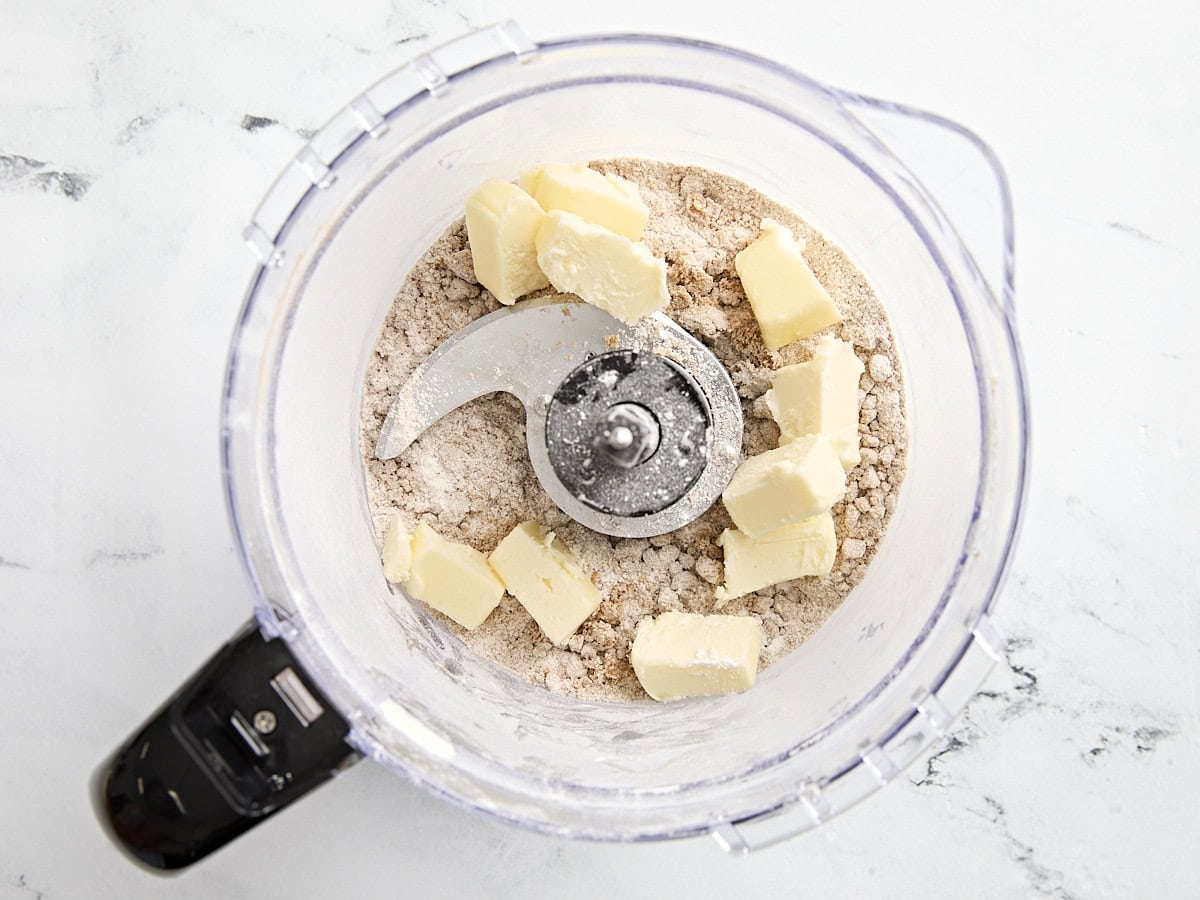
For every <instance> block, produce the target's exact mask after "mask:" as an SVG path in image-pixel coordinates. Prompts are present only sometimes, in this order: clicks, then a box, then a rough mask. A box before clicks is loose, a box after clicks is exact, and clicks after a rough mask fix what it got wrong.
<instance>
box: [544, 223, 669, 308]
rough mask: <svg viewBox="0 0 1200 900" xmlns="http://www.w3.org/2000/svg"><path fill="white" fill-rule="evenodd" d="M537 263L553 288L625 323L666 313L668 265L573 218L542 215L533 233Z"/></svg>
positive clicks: (642, 248) (625, 240)
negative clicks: (660, 312) (535, 239)
mask: <svg viewBox="0 0 1200 900" xmlns="http://www.w3.org/2000/svg"><path fill="white" fill-rule="evenodd" d="M537 261H538V265H539V266H541V267H542V271H543V272H545V273H546V275H547V277H549V279H550V283H551V284H553V285H554V287H555V288H556V289H558V290H560V291H564V292H567V293H571V294H575V295H576V296H578V297H579V298H580V299H582V300H585V301H587V302H588V303H591V304H592V305H593V306H598V307H600V308H601V309H602V310H604V311H605V312H607V313H608V314H609V315H611V316H614V317H615V318H618V319H620V320H621V321H622V322H625V323H626V324H630V325H632V324H633V323H635V322H637V321H638V319H641V318H642V317H643V316H648V315H650V314H651V313H653V312H658V311H659V310H661V309H665V308H666V306H667V303H668V302H669V301H670V299H671V298H670V295H669V294H668V293H667V264H666V263H665V262H663V261H662V260H661V259H656V258H655V257H654V255H653V254H652V253H651V252H650V250H649V249H648V248H647V247H646V245H645V244H635V243H634V242H633V241H631V240H629V239H628V238H626V237H622V236H621V235H619V234H617V233H616V232H613V231H609V230H608V229H607V228H602V227H600V226H599V225H594V224H592V223H591V222H588V221H586V220H584V219H582V218H580V217H579V216H577V215H574V214H573V213H566V212H561V211H559V210H555V211H553V212H549V213H546V217H545V220H544V222H543V223H542V227H541V228H540V229H538V233H537Z"/></svg>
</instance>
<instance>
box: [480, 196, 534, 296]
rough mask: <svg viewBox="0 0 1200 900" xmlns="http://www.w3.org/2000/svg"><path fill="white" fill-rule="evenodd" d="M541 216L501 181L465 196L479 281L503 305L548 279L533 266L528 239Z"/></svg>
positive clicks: (531, 201) (529, 199) (531, 239)
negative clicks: (468, 197)
mask: <svg viewBox="0 0 1200 900" xmlns="http://www.w3.org/2000/svg"><path fill="white" fill-rule="evenodd" d="M544 215H545V214H544V213H543V212H542V208H541V207H540V206H538V203H537V201H536V200H534V199H533V198H532V197H530V196H529V195H528V194H527V193H525V192H524V191H523V190H521V189H520V188H519V187H517V186H516V185H515V184H509V183H508V182H507V181H501V180H499V179H494V180H492V181H489V182H487V183H485V184H484V185H483V186H482V187H480V188H479V189H478V190H476V191H475V193H474V194H472V195H471V197H470V199H468V200H467V240H469V241H470V243H471V256H472V257H473V258H474V261H475V277H476V278H478V279H479V283H480V284H482V285H483V286H484V287H485V288H487V289H488V290H489V291H491V292H492V294H494V295H495V297H496V299H497V300H499V301H500V302H501V303H503V304H505V305H511V304H512V303H514V302H516V299H517V298H518V297H521V296H523V295H525V294H528V293H529V292H530V291H536V290H537V289H538V288H544V287H545V286H546V285H547V284H549V283H550V282H549V281H548V280H547V279H546V276H545V275H544V274H542V270H541V269H539V268H538V264H537V249H536V248H535V247H534V238H535V237H536V235H537V230H538V227H539V226H540V225H541V224H542V218H543V216H544Z"/></svg>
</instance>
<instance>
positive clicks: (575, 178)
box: [517, 163, 650, 241]
mask: <svg viewBox="0 0 1200 900" xmlns="http://www.w3.org/2000/svg"><path fill="white" fill-rule="evenodd" d="M517 183H518V184H520V185H521V187H522V188H524V189H525V190H526V191H528V192H529V194H530V196H532V197H533V199H534V200H536V201H537V202H538V203H540V204H541V206H542V209H544V210H546V211H547V212H549V211H550V210H552V209H561V210H562V211H563V212H569V213H574V214H575V215H577V216H579V217H580V218H583V219H587V220H588V221H589V222H593V223H595V224H596V225H599V226H601V227H602V228H607V229H608V230H609V231H615V232H616V233H617V234H619V235H623V236H624V237H627V238H629V239H630V240H631V241H636V240H639V239H640V238H641V236H642V230H643V229H644V228H645V227H646V220H647V219H648V218H649V217H650V209H649V207H647V206H646V204H645V203H643V202H642V198H641V195H640V194H638V189H637V185H635V184H634V183H633V182H632V181H626V180H625V179H624V178H618V177H617V176H616V175H601V174H600V173H599V172H597V171H595V170H594V169H589V168H588V167H587V166H586V165H584V164H582V163H579V164H569V163H544V164H543V165H540V166H536V167H534V168H530V169H526V170H525V171H523V172H522V173H521V175H520V177H519V178H518V179H517Z"/></svg>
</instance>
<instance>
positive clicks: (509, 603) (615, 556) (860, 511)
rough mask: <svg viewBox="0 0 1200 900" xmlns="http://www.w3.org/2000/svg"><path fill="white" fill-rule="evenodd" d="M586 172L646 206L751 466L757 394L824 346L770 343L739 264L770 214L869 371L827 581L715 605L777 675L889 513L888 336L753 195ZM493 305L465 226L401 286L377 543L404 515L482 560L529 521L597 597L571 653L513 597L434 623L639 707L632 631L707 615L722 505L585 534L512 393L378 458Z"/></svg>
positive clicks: (896, 455)
mask: <svg viewBox="0 0 1200 900" xmlns="http://www.w3.org/2000/svg"><path fill="white" fill-rule="evenodd" d="M592 167H593V168H595V169H597V170H599V171H601V172H612V173H614V174H617V175H620V176H622V177H624V178H628V179H629V180H631V181H633V182H634V183H636V184H637V186H638V188H639V190H640V191H641V195H642V199H643V200H644V201H645V202H646V204H647V205H648V206H649V207H650V219H649V222H648V223H647V226H646V232H645V234H644V236H643V240H644V241H645V242H646V244H647V245H648V246H649V248H650V250H651V251H653V252H654V253H655V255H657V256H660V257H662V258H663V259H665V260H666V263H667V281H668V285H669V286H670V293H671V302H670V306H669V307H668V309H667V314H668V315H670V316H671V318H673V319H674V320H675V321H676V322H678V323H679V324H680V325H681V326H683V327H684V328H686V329H687V330H688V331H689V332H691V333H692V334H693V335H695V336H696V337H697V338H698V339H700V340H701V341H703V342H704V344H705V345H706V346H707V347H708V348H709V349H710V350H711V351H712V352H713V353H714V354H715V355H716V356H717V358H718V359H720V360H721V362H722V363H723V364H724V365H725V366H726V368H728V369H729V373H730V376H731V378H732V379H733V383H734V385H735V386H736V388H737V391H738V394H739V396H740V397H741V398H742V413H743V415H744V417H745V423H746V427H745V437H744V446H743V452H744V453H745V454H746V455H748V456H749V455H754V454H757V453H762V452H763V451H766V450H770V449H772V448H774V447H775V446H776V445H777V443H778V440H779V430H778V428H776V426H775V423H774V421H773V420H772V418H771V415H770V412H769V411H768V410H767V409H766V406H765V403H763V402H762V395H763V394H764V393H765V392H766V391H767V389H768V388H770V386H771V379H772V374H773V372H774V370H775V369H777V368H779V367H780V366H785V365H790V364H792V363H797V362H803V361H805V360H806V359H808V358H809V357H810V355H811V353H812V349H813V347H814V346H815V342H816V339H817V337H818V335H814V336H813V337H811V338H806V339H805V340H802V341H798V342H796V343H794V344H790V345H788V346H786V347H784V348H782V349H781V350H779V351H777V352H773V351H770V350H768V349H767V348H766V347H765V346H764V345H763V342H762V338H761V335H760V334H759V330H758V323H757V322H756V320H755V319H754V314H753V312H752V311H751V309H750V305H749V303H748V302H747V300H746V296H745V294H744V292H743V291H742V287H741V283H740V281H739V280H738V277H737V274H736V272H735V271H734V267H733V258H734V256H735V255H736V254H737V252H738V251H739V250H741V249H742V248H743V247H745V246H746V244H748V243H749V242H750V241H751V240H753V239H754V238H755V237H757V236H758V232H759V223H760V222H761V220H762V219H763V218H764V217H770V218H773V219H775V220H776V221H778V222H781V223H782V224H784V225H786V226H787V227H788V228H790V229H792V232H793V233H794V234H795V235H796V236H797V237H798V238H803V239H804V241H805V244H806V248H805V252H804V256H805V259H806V260H807V261H808V264H809V266H810V267H811V268H812V270H813V273H814V274H815V275H816V277H817V279H818V280H819V281H820V282H821V284H822V285H824V287H825V289H826V290H827V291H828V292H829V294H830V296H831V297H832V298H833V300H834V303H835V304H836V305H837V308H838V310H839V311H840V312H841V314H842V317H843V321H842V322H841V323H840V324H839V325H835V326H832V327H831V328H828V329H825V330H824V331H823V332H821V334H833V335H835V336H837V337H840V338H842V339H843V340H846V341H849V342H851V343H852V344H853V345H854V349H855V352H856V353H857V354H858V356H859V358H860V359H862V361H863V364H864V365H865V366H866V367H867V371H866V374H864V375H863V377H862V380H861V381H860V383H859V399H860V407H861V408H860V419H859V421H860V426H859V434H860V436H861V439H862V441H861V444H862V462H861V463H860V464H859V465H858V466H857V467H856V468H854V469H853V470H851V471H850V473H849V475H848V477H847V484H846V496H845V499H844V500H843V501H842V502H840V503H838V504H837V505H836V506H834V508H833V517H834V524H835V530H836V533H837V539H838V546H839V552H838V557H837V560H836V562H835V564H834V569H833V572H832V573H831V574H830V575H829V576H827V577H824V578H800V579H797V580H795V581H789V582H785V583H783V584H778V585H774V586H773V587H769V588H765V589H763V590H761V591H758V592H756V593H753V594H749V595H747V596H745V597H742V598H739V599H737V600H731V601H729V602H728V603H726V604H725V605H724V606H723V607H722V608H721V612H722V613H724V614H734V615H736V614H739V613H740V614H749V615H753V616H754V617H755V618H757V619H758V620H759V621H760V622H761V623H762V626H763V632H764V635H765V636H766V645H765V647H764V649H763V653H762V657H761V660H760V663H759V665H760V668H763V667H766V666H769V665H771V664H772V663H774V662H775V661H776V660H778V659H779V658H780V657H782V656H783V655H785V654H786V653H788V652H789V651H790V650H792V649H794V648H795V647H797V646H798V645H799V644H801V643H802V642H803V641H804V640H806V639H807V638H808V637H809V636H811V635H812V634H813V633H814V632H815V631H816V630H817V629H818V628H819V627H820V626H821V625H822V624H823V623H824V622H825V620H826V619H827V618H828V617H829V616H830V614H832V613H833V611H834V610H835V609H837V607H838V606H839V604H840V603H841V602H842V600H843V599H844V598H845V597H846V595H847V594H849V593H850V591H851V590H852V589H853V588H854V586H855V585H857V584H858V583H859V582H860V581H861V580H862V578H863V576H864V575H865V573H866V568H867V566H868V565H869V564H870V562H871V559H872V558H873V556H874V555H875V551H876V548H877V546H878V544H879V541H880V539H881V538H882V536H883V534H884V531H885V530H886V528H887V524H888V520H889V519H890V517H891V513H892V510H893V509H894V508H895V503H896V497H897V494H898V492H899V490H900V485H901V482H902V481H903V478H904V466H905V459H906V449H907V440H908V437H907V435H908V432H907V425H906V414H905V406H904V385H903V378H902V372H901V368H900V360H899V357H898V355H897V353H896V348H895V341H894V339H893V336H892V331H891V326H890V325H889V323H888V318H887V315H886V313H885V311H884V308H883V306H882V305H881V303H880V301H879V299H878V298H877V297H876V296H875V293H874V292H873V291H872V289H871V286H870V285H869V284H867V281H866V279H865V278H864V277H863V275H862V273H860V272H859V271H858V269H857V268H856V267H855V266H854V264H853V263H852V262H851V261H850V260H849V258H848V257H847V256H846V255H845V253H843V252H842V251H841V250H840V249H839V248H838V247H837V246H835V245H834V244H833V243H831V242H830V241H828V240H827V239H826V238H825V237H824V236H823V235H821V234H820V233H819V232H818V231H816V230H815V229H813V228H812V227H811V226H809V225H808V224H807V223H805V222H804V221H803V220H801V219H799V218H798V217H797V216H796V215H795V214H794V213H792V212H791V211H789V210H787V209H786V208H784V207H782V206H780V205H779V204H777V203H775V202H774V201H772V200H771V199H769V198H768V197H766V196H764V195H763V194H761V193H759V192H758V191H756V190H754V189H753V188H751V187H749V186H748V185H746V184H744V183H743V182H741V181H738V180H736V179H734V178H730V177H728V176H725V175H721V174H718V173H716V172H712V171H709V170H707V169H701V168H697V167H693V166H677V165H672V164H670V163H664V162H657V161H651V160H642V159H618V160H606V161H600V162H595V163H592ZM543 293H553V292H552V291H549V290H547V291H546V292H543ZM571 299H574V298H571ZM499 306H500V304H499V303H498V302H497V301H496V300H495V298H494V297H492V295H491V294H490V293H489V292H488V291H487V290H486V289H485V288H482V287H481V286H480V285H479V284H478V283H477V282H476V280H475V275H474V270H473V267H472V263H471V251H470V248H469V247H468V246H467V239H466V228H465V226H464V224H463V221H462V220H461V219H459V220H458V221H456V222H455V223H454V224H452V225H451V226H450V227H449V228H448V229H447V230H446V232H445V233H444V234H443V235H442V237H441V238H439V239H438V240H437V241H435V242H434V244H433V245H432V246H431V247H430V248H429V249H428V250H427V251H426V253H425V255H424V256H423V257H422V258H421V260H420V261H419V262H418V263H417V265H416V266H415V267H414V268H413V270H412V272H410V273H409V275H408V277H407V278H406V279H405V281H404V284H403V285H402V286H401V287H400V290H399V292H398V293H397V295H396V300H395V302H394V303H393V305H392V309H391V311H390V312H389V313H388V316H387V319H386V321H385V323H384V326H383V330H382V332H381V334H380V336H379V339H378V341H377V342H376V345H375V353H374V356H373V357H372V359H371V362H370V365H369V367H368V370H367V376H366V381H365V384H364V392H363V413H362V448H363V457H364V464H365V466H366V469H367V486H368V493H369V498H370V503H371V511H372V513H373V515H374V519H375V525H376V528H377V529H378V531H379V533H380V534H382V532H383V529H384V527H385V526H386V521H387V515H388V513H389V511H390V510H391V509H392V508H393V507H395V508H398V509H399V510H400V511H401V516H402V518H403V519H404V520H405V523H406V525H407V526H409V527H410V528H411V527H413V526H415V525H416V523H417V522H418V521H425V522H427V523H428V524H429V525H430V526H431V527H433V528H434V529H435V530H437V531H438V532H439V533H440V534H442V535H444V536H445V537H448V538H451V539H453V540H458V541H463V542H465V543H468V544H470V545H472V546H473V547H475V548H476V549H478V550H481V551H483V552H485V553H487V552H490V551H491V550H492V549H493V548H494V547H495V546H496V545H497V544H498V543H499V542H500V540H501V539H502V538H503V537H504V536H505V535H506V534H507V533H508V532H509V531H510V530H511V529H512V528H513V527H514V526H515V525H517V524H518V523H519V522H521V521H524V520H525V519H537V520H538V521H540V522H541V523H543V524H544V525H546V526H547V527H548V528H550V529H552V530H554V531H555V532H557V533H558V535H559V536H560V537H561V538H562V540H564V541H565V542H566V543H567V544H568V545H569V546H570V547H571V548H572V549H573V550H574V551H575V553H576V555H577V556H578V557H579V560H580V563H581V564H582V565H583V567H584V568H585V569H586V570H588V571H589V572H591V573H593V581H594V582H595V583H596V585H597V586H598V587H599V588H600V592H601V596H602V598H603V600H602V602H601V604H600V609H599V610H598V611H597V612H596V614H595V615H593V616H592V617H591V618H590V619H588V620H587V621H586V622H584V623H583V625H582V626H581V627H580V629H579V630H578V632H576V634H575V635H574V636H573V637H572V638H571V639H570V641H569V642H568V644H567V646H566V647H565V648H562V649H557V648H555V647H553V646H552V645H551V644H550V642H549V640H547V639H546V637H545V636H544V635H543V634H542V633H541V631H540V630H539V629H538V627H537V625H536V624H535V623H534V622H533V619H531V618H530V616H529V614H528V613H526V612H525V610H524V609H523V608H522V607H521V605H520V604H519V603H517V601H516V600H514V599H513V598H512V597H510V596H505V598H504V600H503V601H502V602H501V604H500V606H499V607H498V608H497V609H496V611H495V612H494V613H492V615H491V616H490V617H489V618H488V619H487V621H485V622H484V623H483V624H482V625H481V626H480V627H479V628H477V629H475V630H474V631H472V632H468V631H466V630H465V629H463V628H461V627H459V626H458V625H456V624H454V623H453V622H451V621H450V620H449V619H447V618H445V617H444V616H441V615H440V614H438V613H436V612H433V611H431V610H430V611H428V614H429V615H430V616H432V617H433V618H436V619H438V620H439V621H440V622H441V623H442V624H443V626H444V627H445V628H447V629H448V630H449V631H451V632H453V633H454V634H456V635H457V636H458V637H460V638H461V639H462V640H463V641H464V642H465V643H466V644H467V645H468V646H469V647H471V648H472V649H473V650H474V651H475V652H477V653H479V654H480V655H482V656H484V657H486V658H487V659H489V660H491V661H492V662H494V663H495V664H496V665H499V666H502V667H504V668H507V669H510V670H512V671H514V672H516V673H517V674H518V675H520V676H522V677H524V678H526V679H528V680H529V681H532V682H535V683H538V684H544V685H545V686H546V687H547V688H548V689H550V690H553V691H557V692H559V693H563V694H567V695H569V696H575V697H580V698H586V699H590V700H636V699H641V698H643V697H644V696H645V694H644V693H643V691H642V689H641V686H640V685H639V684H638V682H637V678H636V677H635V676H634V674H633V669H632V667H631V666H630V664H629V647H630V644H631V642H632V641H633V636H634V631H635V629H636V627H637V623H638V620H639V619H641V618H642V617H643V616H647V615H656V614H658V613H661V612H665V611H667V610H672V609H673V610H683V611H686V612H697V613H709V612H714V611H715V608H714V604H715V600H714V597H713V589H714V586H715V585H717V584H719V583H720V582H721V581H722V580H723V577H724V575H723V565H722V553H721V548H720V547H718V546H717V544H716V539H717V538H718V537H719V536H720V534H721V532H722V530H724V529H725V528H727V527H732V523H731V522H730V520H729V516H728V514H727V513H726V512H725V509H724V507H723V506H722V505H721V504H720V503H716V504H714V505H713V506H712V507H711V508H710V509H709V510H707V511H706V512H705V513H704V514H703V515H701V516H700V517H699V518H698V519H696V520H695V521H694V522H691V523H690V524H688V525H686V526H684V527H683V528H680V529H678V530H677V531H673V532H671V533H669V534H664V535H659V536H657V537H652V538H648V539H647V538H636V539H621V538H612V537H609V536H607V535H603V534H598V533H596V532H593V531H590V530H589V529H587V528H584V527H583V526H582V525H579V524H578V523H576V522H575V521H574V520H572V519H570V518H569V517H568V516H566V515H565V514H564V513H563V512H561V511H560V510H559V509H558V507H556V506H555V505H554V503H553V502H552V501H551V500H550V498H549V496H548V495H547V494H546V493H545V491H543V490H542V487H541V485H540V483H539V482H538V480H537V477H536V476H535V475H534V473H533V469H532V467H531V466H530V463H529V456H528V452H527V450H526V445H525V416H524V409H523V407H522V406H521V404H520V403H519V402H518V401H517V400H516V399H515V398H513V397H510V396H508V395H507V394H492V395H489V396H486V397H481V398H479V399H478V400H475V401H473V402H471V403H469V404H467V405H466V406H463V407H461V408H459V409H457V410H455V411H454V412H452V413H450V414H449V415H448V416H446V417H445V418H443V419H442V420H440V421H439V422H436V423H435V424H434V425H433V426H432V427H430V428H429V430H428V431H426V432H425V433H424V434H423V435H422V436H421V437H420V438H418V439H417V441H416V442H414V444H413V445H412V446H411V447H409V448H408V449H407V450H406V451H405V452H404V453H403V454H401V455H400V456H399V457H397V458H395V459H391V460H385V461H381V460H377V459H375V458H374V456H373V452H372V451H373V449H374V447H375V442H376V440H377V439H378V437H379V431H380V428H381V427H382V425H383V420H384V418H385V417H386V415H387V411H388V407H389V405H390V404H391V401H392V398H393V397H394V396H395V394H396V392H397V390H398V389H399V387H400V385H401V384H402V383H403V382H404V381H405V380H406V379H407V378H408V376H409V375H410V374H411V373H412V371H413V369H415V368H416V367H417V365H419V364H420V363H421V362H422V361H423V360H424V359H425V357H426V356H428V355H429V353H430V352H431V351H432V350H433V349H434V348H435V347H437V346H438V345H439V344H440V343H442V342H443V341H445V340H446V339H448V338H449V337H450V336H451V335H453V334H454V333H455V332H457V331H458V330H459V329H461V328H463V327H465V326H466V325H468V324H470V323H471V322H472V321H474V320H475V319H477V318H479V317H480V316H482V315H484V314H486V313H488V312H491V311H492V310H495V309H498V308H499Z"/></svg>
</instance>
